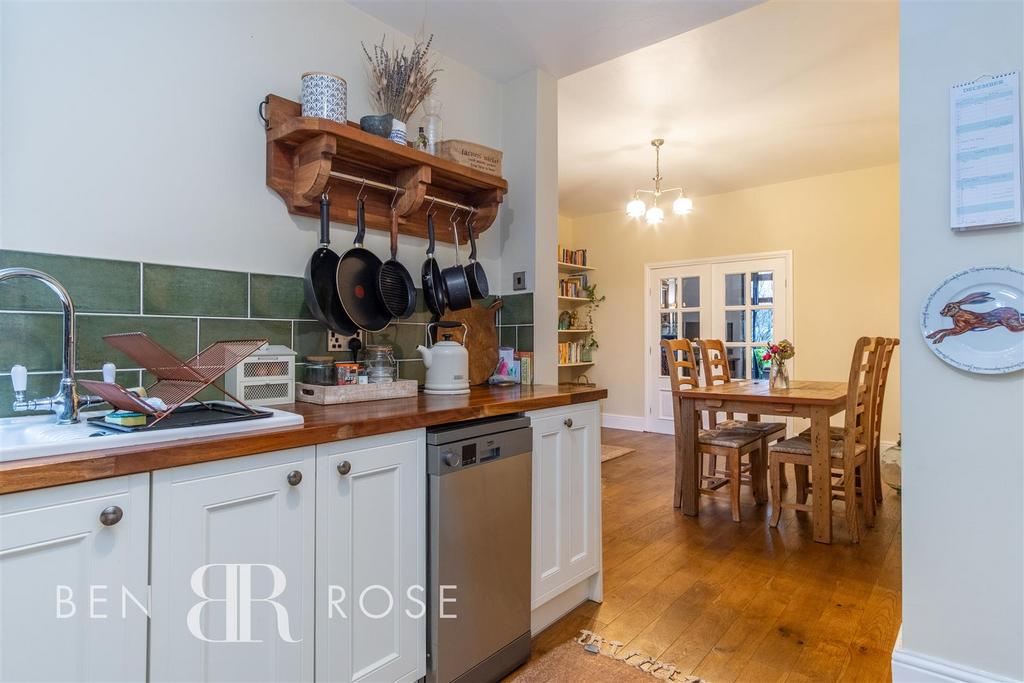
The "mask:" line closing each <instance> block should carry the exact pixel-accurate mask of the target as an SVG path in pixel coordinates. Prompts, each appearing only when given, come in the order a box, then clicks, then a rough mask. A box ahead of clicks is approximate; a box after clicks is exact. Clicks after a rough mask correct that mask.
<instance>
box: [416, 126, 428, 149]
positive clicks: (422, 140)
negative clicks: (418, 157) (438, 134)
mask: <svg viewBox="0 0 1024 683" xmlns="http://www.w3.org/2000/svg"><path fill="white" fill-rule="evenodd" d="M416 149H418V150H420V151H421V152H426V151H427V135H426V133H424V132H423V126H420V132H419V134H418V135H417V136H416Z"/></svg>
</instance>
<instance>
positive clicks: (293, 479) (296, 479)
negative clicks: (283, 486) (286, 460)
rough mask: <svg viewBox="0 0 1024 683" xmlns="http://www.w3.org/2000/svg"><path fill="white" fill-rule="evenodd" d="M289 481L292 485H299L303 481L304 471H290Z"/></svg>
mask: <svg viewBox="0 0 1024 683" xmlns="http://www.w3.org/2000/svg"><path fill="white" fill-rule="evenodd" d="M288 483H289V484H290V485H292V486H298V485H299V484H301V483H302V472H299V471H298V470H292V471H291V472H289V473H288Z"/></svg>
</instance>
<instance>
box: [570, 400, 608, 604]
mask: <svg viewBox="0 0 1024 683" xmlns="http://www.w3.org/2000/svg"><path fill="white" fill-rule="evenodd" d="M562 424H563V426H564V427H565V429H566V437H565V439H564V440H563V443H562V445H563V446H564V448H565V456H564V457H565V460H566V467H567V468H568V473H567V476H566V478H565V485H566V493H565V497H566V499H567V500H568V509H569V519H568V524H567V525H566V526H567V527H568V528H567V539H566V560H565V567H566V573H567V579H566V580H567V582H568V583H570V584H572V583H576V581H578V580H580V579H582V578H584V577H587V576H590V575H591V574H593V573H594V572H596V571H597V570H598V569H599V568H600V566H601V507H600V499H601V427H600V422H599V417H598V413H597V410H596V404H595V405H592V406H584V408H583V409H582V410H574V411H571V412H568V413H567V414H566V416H565V418H564V419H563V422H562Z"/></svg>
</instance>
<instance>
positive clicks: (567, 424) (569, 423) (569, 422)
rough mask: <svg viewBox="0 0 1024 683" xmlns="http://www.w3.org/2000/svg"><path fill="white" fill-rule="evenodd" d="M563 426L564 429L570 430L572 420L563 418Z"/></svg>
mask: <svg viewBox="0 0 1024 683" xmlns="http://www.w3.org/2000/svg"><path fill="white" fill-rule="evenodd" d="M563 424H564V425H565V426H566V427H568V428H569V429H572V418H571V417H567V418H565V422H564V423H563Z"/></svg>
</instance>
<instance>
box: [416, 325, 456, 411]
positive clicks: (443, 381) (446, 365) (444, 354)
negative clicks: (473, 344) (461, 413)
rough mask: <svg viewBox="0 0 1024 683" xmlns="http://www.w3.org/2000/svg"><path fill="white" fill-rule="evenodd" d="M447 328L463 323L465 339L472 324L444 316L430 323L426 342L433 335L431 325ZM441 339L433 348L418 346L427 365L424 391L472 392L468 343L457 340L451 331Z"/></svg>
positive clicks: (434, 392) (435, 392) (427, 392)
mask: <svg viewBox="0 0 1024 683" xmlns="http://www.w3.org/2000/svg"><path fill="white" fill-rule="evenodd" d="M431 327H434V328H438V327H443V328H446V329H450V328H454V327H461V328H462V329H463V335H462V339H463V341H465V339H466V336H467V335H468V334H469V328H468V327H466V325H465V324H463V323H458V322H453V321H449V320H442V321H440V322H436V323H430V324H429V325H427V343H428V344H429V343H430V340H431V339H432V337H431V335H430V328H431ZM441 336H442V339H441V341H438V342H437V343H435V344H433V345H432V346H431V347H430V348H427V347H426V346H422V345H421V346H417V347H416V350H417V351H419V352H420V355H421V356H423V365H425V366H426V367H427V381H426V384H424V385H423V393H425V394H468V393H469V352H468V351H466V347H465V346H463V345H462V344H460V343H459V342H457V341H455V340H454V339H453V338H452V337H453V335H452V334H451V333H445V334H442V335H441Z"/></svg>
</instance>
